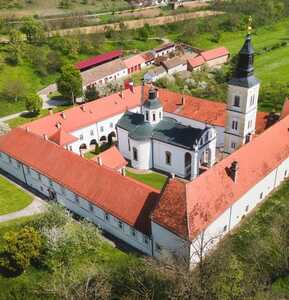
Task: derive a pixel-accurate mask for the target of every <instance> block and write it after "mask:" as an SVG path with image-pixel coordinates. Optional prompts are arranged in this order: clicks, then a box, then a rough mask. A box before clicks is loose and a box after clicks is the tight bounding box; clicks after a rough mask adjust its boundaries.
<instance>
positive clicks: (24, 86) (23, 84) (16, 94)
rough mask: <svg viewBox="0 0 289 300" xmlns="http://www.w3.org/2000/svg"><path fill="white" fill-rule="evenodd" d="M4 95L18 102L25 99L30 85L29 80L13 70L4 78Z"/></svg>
mask: <svg viewBox="0 0 289 300" xmlns="http://www.w3.org/2000/svg"><path fill="white" fill-rule="evenodd" d="M2 85H3V88H2V91H1V93H2V95H3V96H4V97H5V98H7V99H8V100H14V101H15V102H17V101H18V100H19V99H20V100H21V99H23V98H24V97H25V95H26V94H27V92H28V89H29V86H28V83H27V81H25V80H24V79H23V77H22V76H19V74H18V72H12V73H11V74H9V76H7V77H5V79H4V80H3V83H2Z"/></svg>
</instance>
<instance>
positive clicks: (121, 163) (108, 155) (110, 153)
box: [93, 146, 127, 171]
mask: <svg viewBox="0 0 289 300" xmlns="http://www.w3.org/2000/svg"><path fill="white" fill-rule="evenodd" d="M98 158H101V162H102V165H103V166H106V167H107V168H110V169H112V170H114V171H117V170H119V169H121V168H123V167H125V166H126V165H127V161H126V160H125V159H124V158H123V156H122V154H121V153H120V152H119V151H118V149H117V148H116V147H115V146H113V147H111V148H109V149H108V150H106V151H104V152H102V153H101V154H99V155H97V156H96V157H95V158H93V160H94V161H98Z"/></svg>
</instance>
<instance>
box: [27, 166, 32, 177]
mask: <svg viewBox="0 0 289 300" xmlns="http://www.w3.org/2000/svg"><path fill="white" fill-rule="evenodd" d="M27 174H29V175H31V171H30V168H29V167H27Z"/></svg>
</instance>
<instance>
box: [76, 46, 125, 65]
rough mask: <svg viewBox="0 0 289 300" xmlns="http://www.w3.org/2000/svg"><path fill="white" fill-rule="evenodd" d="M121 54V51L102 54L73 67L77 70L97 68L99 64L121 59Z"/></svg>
mask: <svg viewBox="0 0 289 300" xmlns="http://www.w3.org/2000/svg"><path fill="white" fill-rule="evenodd" d="M122 54H123V52H122V51H121V50H114V51H111V52H107V53H103V54H100V55H97V56H94V57H90V58H88V59H86V60H82V61H80V62H78V63H77V64H76V65H75V66H76V68H78V69H79V70H83V69H88V68H90V67H93V66H97V65H100V64H103V63H105V62H108V61H110V60H112V59H115V58H118V57H121V56H122Z"/></svg>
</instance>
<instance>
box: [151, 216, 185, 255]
mask: <svg viewBox="0 0 289 300" xmlns="http://www.w3.org/2000/svg"><path fill="white" fill-rule="evenodd" d="M151 226H152V239H153V256H154V257H156V258H161V257H162V255H166V254H170V253H172V254H174V255H176V256H179V257H183V258H185V259H186V260H187V261H189V255H190V243H189V241H186V240H184V239H183V238H181V237H179V236H178V235H176V234H175V233H173V232H171V231H169V230H167V229H165V228H164V227H163V226H161V225H159V224H157V223H155V222H153V221H152V222H151Z"/></svg>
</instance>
